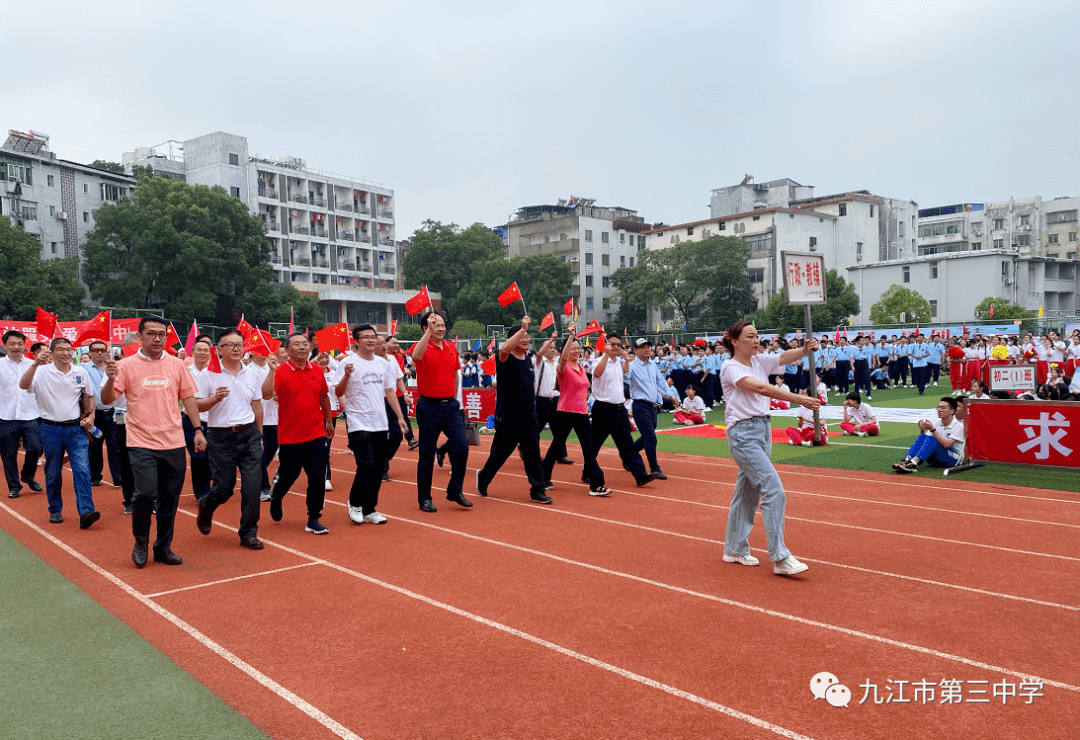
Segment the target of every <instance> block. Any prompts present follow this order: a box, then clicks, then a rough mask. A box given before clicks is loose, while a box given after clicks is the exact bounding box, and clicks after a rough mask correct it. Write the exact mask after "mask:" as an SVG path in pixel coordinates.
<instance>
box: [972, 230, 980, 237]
mask: <svg viewBox="0 0 1080 740" xmlns="http://www.w3.org/2000/svg"><path fill="white" fill-rule="evenodd" d="M971 233H972V234H974V235H975V236H982V231H981V230H979V229H975V230H974V231H972V232H971Z"/></svg>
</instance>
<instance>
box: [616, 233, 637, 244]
mask: <svg viewBox="0 0 1080 740" xmlns="http://www.w3.org/2000/svg"><path fill="white" fill-rule="evenodd" d="M630 243H631V244H633V243H634V235H633V234H631V235H630ZM619 244H626V234H625V233H622V232H620V233H619Z"/></svg>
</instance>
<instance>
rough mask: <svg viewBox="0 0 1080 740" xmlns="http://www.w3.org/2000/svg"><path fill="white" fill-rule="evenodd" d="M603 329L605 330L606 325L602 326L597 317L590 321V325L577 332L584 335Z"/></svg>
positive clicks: (581, 335) (580, 335)
mask: <svg viewBox="0 0 1080 740" xmlns="http://www.w3.org/2000/svg"><path fill="white" fill-rule="evenodd" d="M603 330H604V327H602V326H600V322H599V321H597V320H596V319H593V320H592V321H590V322H589V325H588V326H586V327H585V328H584V329H582V330H581V331H579V332H578V333H577V335H578V336H579V337H583V336H585V335H586V334H596V333H598V332H602V331H603Z"/></svg>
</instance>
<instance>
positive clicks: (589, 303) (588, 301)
mask: <svg viewBox="0 0 1080 740" xmlns="http://www.w3.org/2000/svg"><path fill="white" fill-rule="evenodd" d="M585 308H587V309H588V310H590V311H592V298H586V299H585Z"/></svg>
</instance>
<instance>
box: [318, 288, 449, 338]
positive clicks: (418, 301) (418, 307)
mask: <svg viewBox="0 0 1080 740" xmlns="http://www.w3.org/2000/svg"><path fill="white" fill-rule="evenodd" d="M430 305H431V296H429V295H428V289H427V286H426V285H425V286H424V287H422V288H421V289H420V292H419V293H417V294H416V295H414V296H413V297H412V298H410V299H409V300H407V301H405V310H406V311H408V312H409V315H410V316H414V315H416V314H418V313H420V312H421V311H423V310H424V309H425V308H427V307H428V306H430ZM320 346H321V345H320Z"/></svg>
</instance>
